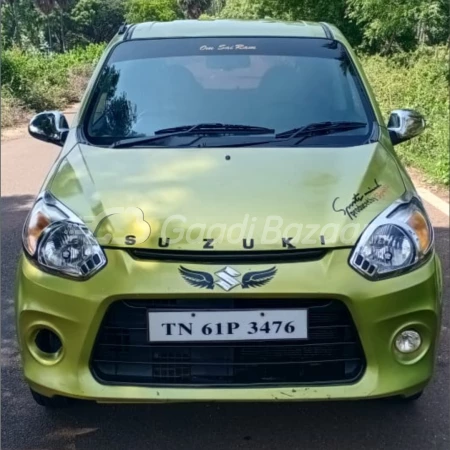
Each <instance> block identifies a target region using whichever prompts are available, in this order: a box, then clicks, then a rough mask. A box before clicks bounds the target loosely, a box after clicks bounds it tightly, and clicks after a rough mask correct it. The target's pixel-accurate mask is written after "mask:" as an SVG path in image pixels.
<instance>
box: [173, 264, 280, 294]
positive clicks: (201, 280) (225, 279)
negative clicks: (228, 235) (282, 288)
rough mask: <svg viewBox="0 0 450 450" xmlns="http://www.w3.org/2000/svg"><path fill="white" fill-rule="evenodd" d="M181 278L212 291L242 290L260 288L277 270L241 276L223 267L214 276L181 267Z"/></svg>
mask: <svg viewBox="0 0 450 450" xmlns="http://www.w3.org/2000/svg"><path fill="white" fill-rule="evenodd" d="M178 270H179V271H180V274H181V276H182V277H183V278H184V280H185V281H186V282H188V283H189V284H190V285H192V286H194V287H198V288H203V289H210V290H213V289H214V287H215V286H219V287H220V288H222V289H223V290H224V291H227V292H228V291H231V290H232V289H234V288H236V287H238V286H242V289H249V288H256V287H261V286H264V285H266V284H267V283H269V282H270V281H272V280H273V278H274V277H275V275H276V273H277V268H276V267H272V268H271V269H267V270H261V271H258V272H247V273H246V274H244V275H243V276H241V273H239V272H238V271H237V270H235V269H233V268H232V267H229V266H227V267H224V268H223V269H221V270H219V271H218V272H216V273H215V274H214V275H212V274H210V273H208V272H201V271H199V270H191V269H187V268H186V267H183V266H181V267H180V268H179V269H178Z"/></svg>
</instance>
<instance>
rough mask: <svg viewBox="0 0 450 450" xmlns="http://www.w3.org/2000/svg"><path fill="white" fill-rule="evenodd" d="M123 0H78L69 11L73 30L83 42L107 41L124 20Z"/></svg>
mask: <svg viewBox="0 0 450 450" xmlns="http://www.w3.org/2000/svg"><path fill="white" fill-rule="evenodd" d="M124 14H125V1H124V0H108V1H105V0H79V1H78V2H77V4H76V5H75V6H74V8H73V9H72V11H71V17H72V21H73V24H74V25H75V26H74V32H75V34H76V35H77V37H78V38H80V41H84V43H89V42H94V43H100V42H108V41H110V40H111V39H112V37H113V36H114V35H115V34H116V33H117V30H118V29H119V26H120V25H121V24H122V23H123V22H124Z"/></svg>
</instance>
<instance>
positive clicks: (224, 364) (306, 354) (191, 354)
mask: <svg viewBox="0 0 450 450" xmlns="http://www.w3.org/2000/svg"><path fill="white" fill-rule="evenodd" d="M249 308H255V309H285V308H286V309H288V308H289V309H292V308H300V309H304V308H307V309H308V335H309V338H308V339H307V340H288V341H250V342H249V341H247V342H219V343H208V342H202V343H191V342H186V343H167V344H166V343H155V344H151V343H149V342H148V330H147V314H148V311H151V310H152V309H153V310H158V311H161V310H164V309H167V310H170V311H176V310H192V311H200V310H211V309H216V310H240V309H249ZM364 368H365V358H364V353H363V350H362V347H361V344H360V341H359V337H358V333H357V331H356V328H355V326H354V323H353V321H352V318H351V316H350V313H349V311H348V309H347V308H346V306H345V305H344V304H343V303H341V302H339V301H335V300H332V301H330V300H301V299H224V300H223V299H207V300H187V299H180V300H154V301H145V300H144V301H118V302H115V303H113V304H112V305H111V306H110V307H109V309H108V311H107V312H106V315H105V317H104V319H103V322H102V325H101V327H100V330H99V333H98V336H97V340H96V343H95V347H94V350H93V353H92V357H91V370H92V373H93V374H94V376H95V377H96V378H97V379H98V380H99V382H101V383H103V384H125V385H147V386H179V387H181V386H203V387H206V386H215V387H217V386H225V387H226V386H228V387H231V386H270V385H274V386H280V385H320V384H324V385H331V384H349V383H354V382H355V381H357V380H358V379H359V378H360V377H361V376H362V374H363V372H364Z"/></svg>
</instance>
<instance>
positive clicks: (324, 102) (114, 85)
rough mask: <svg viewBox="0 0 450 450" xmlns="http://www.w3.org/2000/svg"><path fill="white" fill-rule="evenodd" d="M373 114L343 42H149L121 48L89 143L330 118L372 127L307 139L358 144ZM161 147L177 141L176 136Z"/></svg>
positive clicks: (100, 88) (281, 128) (96, 105)
mask: <svg viewBox="0 0 450 450" xmlns="http://www.w3.org/2000/svg"><path fill="white" fill-rule="evenodd" d="M373 120H374V119H373V112H372V110H371V107H370V104H369V103H368V101H367V98H366V96H365V93H364V91H363V88H362V84H361V82H360V80H359V77H358V74H357V72H356V71H355V69H354V67H353V65H352V62H351V60H350V58H349V56H348V54H347V51H346V50H345V48H344V47H343V46H342V45H341V44H339V43H337V42H334V41H331V40H326V39H309V38H230V37H227V38H183V39H149V40H136V41H127V42H123V43H121V44H119V45H118V46H116V47H115V48H114V49H113V50H112V52H111V54H110V56H109V58H108V61H107V63H106V64H105V66H104V67H103V69H102V72H101V74H100V76H99V78H98V81H97V84H96V87H95V91H94V93H93V95H92V96H91V99H90V103H89V106H88V109H87V116H86V120H85V122H84V123H85V126H84V132H85V134H86V137H87V139H88V140H89V141H90V142H92V143H94V144H97V145H108V144H112V143H114V142H116V141H118V140H121V139H128V138H133V137H147V136H148V137H150V136H154V135H155V132H158V131H160V130H165V129H174V128H176V127H184V126H195V125H196V124H238V125H244V126H252V127H264V128H269V129H273V130H274V132H275V134H279V133H283V132H285V131H287V130H292V129H295V128H300V127H305V126H308V125H311V124H314V123H323V122H342V121H344V122H358V123H362V124H363V125H364V124H366V126H362V127H358V128H352V129H348V130H340V132H339V133H338V132H336V133H328V132H327V133H324V134H323V135H320V134H318V135H317V136H311V139H308V141H307V142H305V143H304V145H328V146H342V145H345V146H349V145H360V144H362V143H364V142H366V141H367V139H368V137H369V134H370V131H371V123H372V121H373ZM200 133H201V132H200V131H197V134H200ZM248 134H251V133H248ZM230 135H233V133H232V132H230V131H228V132H227V136H228V137H227V139H228V140H229V139H230ZM178 139H180V138H178ZM184 139H185V140H186V138H184ZM191 139H192V137H191ZM212 139H215V140H217V139H220V133H216V134H215V136H213V137H210V138H209V140H212ZM233 139H236V140H237V141H239V142H241V141H242V142H244V141H246V140H247V141H248V136H247V137H246V136H243V135H242V133H241V134H239V133H236V136H235V137H233ZM260 139H261V137H260ZM157 145H158V146H164V145H168V146H173V145H172V141H171V140H170V141H167V142H165V141H161V142H158V143H157ZM285 145H292V142H290V141H286V143H285Z"/></svg>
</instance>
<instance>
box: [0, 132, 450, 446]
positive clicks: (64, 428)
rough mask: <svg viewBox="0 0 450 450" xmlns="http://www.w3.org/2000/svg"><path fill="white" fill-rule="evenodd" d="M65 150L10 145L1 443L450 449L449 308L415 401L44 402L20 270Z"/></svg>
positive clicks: (441, 221) (442, 240)
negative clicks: (428, 376) (26, 359)
mask: <svg viewBox="0 0 450 450" xmlns="http://www.w3.org/2000/svg"><path fill="white" fill-rule="evenodd" d="M58 151H59V149H58V147H56V146H52V145H48V144H43V143H39V142H38V141H36V140H33V139H31V138H29V137H27V136H23V137H20V138H16V139H14V140H8V141H6V142H4V143H2V149H1V156H2V180H1V183H2V203H1V212H2V236H1V244H2V259H1V273H2V275H1V276H2V278H1V281H2V284H1V297H2V315H1V324H2V442H1V443H2V449H4V450H12V449H14V450H75V449H77V450H78V449H95V450H102V449H107V450H115V449H123V450H141V449H151V450H198V449H202V450H209V449H213V450H238V449H246V450H297V449H304V450H313V449H320V450H327V449H329V450H335V449H339V450H344V449H348V450H353V449H358V450H364V449H395V450H403V449H405V450H422V449H425V448H426V449H448V448H450V440H449V439H450V438H449V435H450V420H449V413H450V402H449V337H450V336H449V330H448V327H449V310H448V308H446V310H445V319H444V328H443V332H442V339H441V348H440V353H439V359H438V366H437V373H436V376H435V379H434V381H433V383H432V384H431V386H430V387H429V388H428V390H427V391H426V393H425V394H424V396H423V397H422V398H421V399H420V400H419V401H418V402H416V403H415V404H410V405H406V406H405V405H402V404H397V403H392V402H386V401H370V402H369V401H364V402H353V403H350V402H333V403H295V404H175V405H174V404H172V405H139V406H137V405H123V406H108V405H96V404H79V405H78V404H77V405H76V406H74V407H73V408H70V409H66V410H60V411H55V412H47V411H45V410H44V409H43V408H41V407H39V406H37V405H36V404H35V403H34V402H33V400H32V398H31V396H30V394H29V391H28V389H27V387H26V385H25V384H24V382H23V381H22V377H21V371H20V361H19V357H18V353H17V347H16V343H15V329H14V305H13V285H14V272H15V268H16V263H17V258H18V254H19V250H20V246H21V230H22V225H23V223H24V220H25V217H26V214H27V211H28V209H29V207H30V204H31V202H32V201H33V198H34V196H35V195H36V193H37V192H38V190H39V188H40V186H41V183H42V181H43V179H44V176H45V175H46V173H47V171H48V169H49V167H50V165H51V163H52V161H53V160H54V158H55V157H56V155H57V154H58ZM427 206H428V208H429V212H430V215H431V218H432V221H433V224H434V226H435V229H436V244H437V248H438V251H439V253H440V254H441V256H442V259H443V263H444V268H445V269H444V270H445V277H446V281H445V284H446V300H445V301H446V303H448V299H449V293H450V289H449V279H450V272H449V230H448V222H449V219H448V216H446V215H445V214H444V213H443V212H441V211H440V210H439V209H437V208H436V209H435V208H434V207H433V206H431V205H427ZM411 301H413V299H411Z"/></svg>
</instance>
